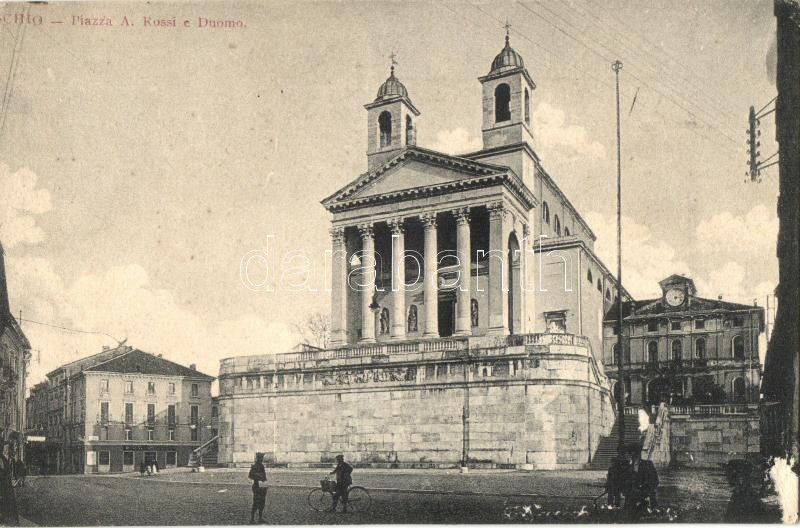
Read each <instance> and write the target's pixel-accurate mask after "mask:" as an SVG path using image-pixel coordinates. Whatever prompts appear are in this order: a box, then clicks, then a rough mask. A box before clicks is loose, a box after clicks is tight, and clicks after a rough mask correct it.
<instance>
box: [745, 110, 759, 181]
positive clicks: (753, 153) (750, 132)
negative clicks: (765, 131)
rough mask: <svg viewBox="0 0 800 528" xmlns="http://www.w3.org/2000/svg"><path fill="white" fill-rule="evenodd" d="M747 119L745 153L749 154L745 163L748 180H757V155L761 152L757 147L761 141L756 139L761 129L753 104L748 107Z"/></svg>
mask: <svg viewBox="0 0 800 528" xmlns="http://www.w3.org/2000/svg"><path fill="white" fill-rule="evenodd" d="M747 121H748V123H749V125H750V126H749V128H748V129H747V145H748V148H747V153H748V154H749V155H750V159H749V160H748V162H747V164H748V165H749V166H750V170H749V174H750V180H751V181H754V182H757V181H758V180H759V176H760V170H759V167H758V157H759V156H760V155H761V152H760V151H759V150H758V147H760V146H761V142H760V141H758V136H760V135H761V131H760V130H759V129H758V117H756V109H755V107H754V106H751V107H750V114H749V116H748V119H747Z"/></svg>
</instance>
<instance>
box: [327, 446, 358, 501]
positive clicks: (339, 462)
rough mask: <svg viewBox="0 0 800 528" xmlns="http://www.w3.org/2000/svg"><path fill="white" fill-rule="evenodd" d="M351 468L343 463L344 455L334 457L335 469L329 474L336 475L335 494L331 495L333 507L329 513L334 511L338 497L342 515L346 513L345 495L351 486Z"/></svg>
mask: <svg viewBox="0 0 800 528" xmlns="http://www.w3.org/2000/svg"><path fill="white" fill-rule="evenodd" d="M352 473H353V466H351V465H350V464H348V463H347V462H345V461H344V455H336V467H335V468H334V469H333V471H331V472H330V474H331V475H336V493H334V494H333V505H332V506H331V510H330V511H331V512H335V511H336V505H337V504H338V503H339V497H341V498H342V513H347V494H348V490H349V488H350V485H351V484H353V477H352Z"/></svg>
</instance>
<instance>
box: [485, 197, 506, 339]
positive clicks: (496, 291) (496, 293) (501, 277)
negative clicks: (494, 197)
mask: <svg viewBox="0 0 800 528" xmlns="http://www.w3.org/2000/svg"><path fill="white" fill-rule="evenodd" d="M487 209H489V260H488V264H489V286H488V293H489V333H491V334H507V333H508V292H507V291H505V288H506V287H507V284H508V273H510V271H511V270H509V269H508V248H506V244H505V229H504V228H503V224H504V220H505V217H506V215H507V214H508V211H507V210H506V208H505V207H504V206H503V204H502V203H501V202H497V203H493V204H490V205H489V206H488V207H487Z"/></svg>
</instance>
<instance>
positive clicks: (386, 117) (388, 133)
mask: <svg viewBox="0 0 800 528" xmlns="http://www.w3.org/2000/svg"><path fill="white" fill-rule="evenodd" d="M378 128H379V129H380V132H381V147H387V146H389V145H391V144H392V114H390V113H389V112H381V115H380V116H378Z"/></svg>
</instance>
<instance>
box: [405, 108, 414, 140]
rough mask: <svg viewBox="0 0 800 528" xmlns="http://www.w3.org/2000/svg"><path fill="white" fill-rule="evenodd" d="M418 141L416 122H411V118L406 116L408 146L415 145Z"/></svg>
mask: <svg viewBox="0 0 800 528" xmlns="http://www.w3.org/2000/svg"><path fill="white" fill-rule="evenodd" d="M414 144H416V141H415V139H414V122H413V121H412V120H411V116H410V115H407V116H406V145H414Z"/></svg>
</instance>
